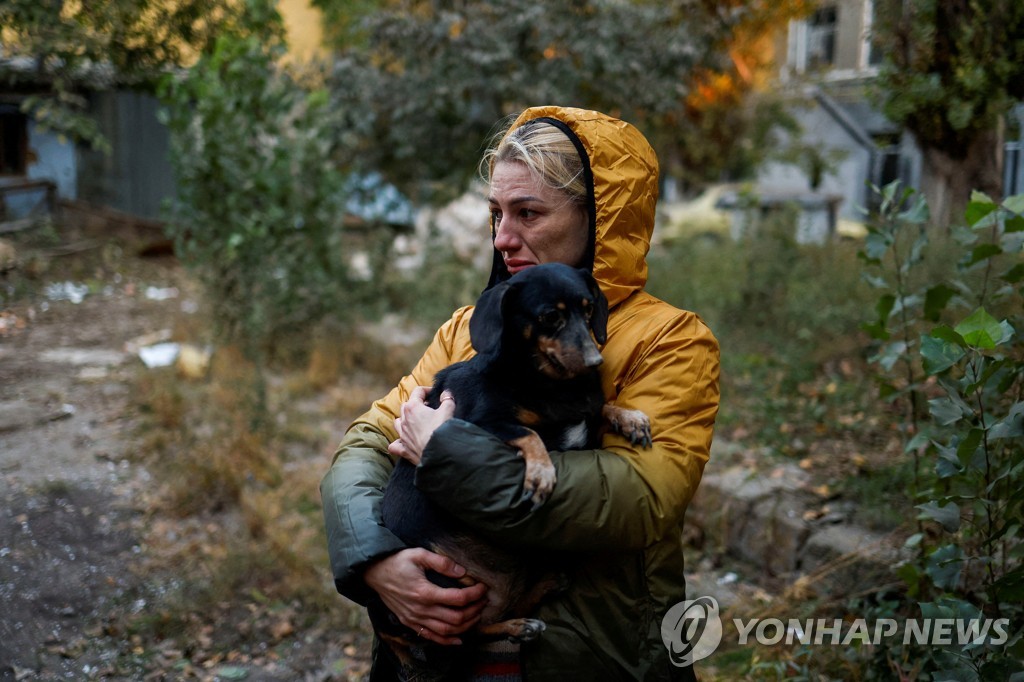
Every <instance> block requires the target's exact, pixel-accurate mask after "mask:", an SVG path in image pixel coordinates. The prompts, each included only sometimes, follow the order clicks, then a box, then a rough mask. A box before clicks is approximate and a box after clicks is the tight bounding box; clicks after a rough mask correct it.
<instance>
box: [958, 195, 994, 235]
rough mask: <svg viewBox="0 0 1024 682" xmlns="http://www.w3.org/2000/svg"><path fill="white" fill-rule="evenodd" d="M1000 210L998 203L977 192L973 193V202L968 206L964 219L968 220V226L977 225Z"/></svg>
mask: <svg viewBox="0 0 1024 682" xmlns="http://www.w3.org/2000/svg"><path fill="white" fill-rule="evenodd" d="M997 208H999V207H998V206H997V205H996V202H994V201H992V199H991V198H990V197H989V196H988V195H987V194H985V193H983V192H979V191H977V190H975V191H973V192H971V200H970V202H969V203H968V204H967V210H965V211H964V217H965V218H966V219H967V224H968V225H971V226H972V227H973V226H974V225H977V224H978V222H979V221H981V219H982V218H984V217H985V216H987V215H988V214H990V213H992V212H993V211H995V210H996V209H997Z"/></svg>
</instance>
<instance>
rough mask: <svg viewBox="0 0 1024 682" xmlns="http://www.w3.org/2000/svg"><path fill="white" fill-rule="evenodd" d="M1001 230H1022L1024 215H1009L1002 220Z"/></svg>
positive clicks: (1012, 231) (1023, 228) (1008, 231)
mask: <svg viewBox="0 0 1024 682" xmlns="http://www.w3.org/2000/svg"><path fill="white" fill-rule="evenodd" d="M1003 231H1004V232H1006V233H1007V234H1012V233H1014V232H1024V216H1020V215H1015V216H1010V217H1009V218H1007V219H1006V220H1005V221H1004V222H1003Z"/></svg>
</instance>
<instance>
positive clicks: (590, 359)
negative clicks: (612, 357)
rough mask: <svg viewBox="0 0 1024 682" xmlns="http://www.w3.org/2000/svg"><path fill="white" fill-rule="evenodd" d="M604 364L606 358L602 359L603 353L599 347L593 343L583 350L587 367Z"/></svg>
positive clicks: (584, 362)
mask: <svg viewBox="0 0 1024 682" xmlns="http://www.w3.org/2000/svg"><path fill="white" fill-rule="evenodd" d="M602 362H604V358H603V357H601V351H599V350H598V349H597V346H595V345H594V343H593V342H591V343H589V344H587V346H586V348H585V349H584V350H583V364H584V365H586V366H587V367H597V366H599V365H600V364H601V363H602Z"/></svg>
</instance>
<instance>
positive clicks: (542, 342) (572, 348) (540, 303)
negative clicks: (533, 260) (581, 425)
mask: <svg viewBox="0 0 1024 682" xmlns="http://www.w3.org/2000/svg"><path fill="white" fill-rule="evenodd" d="M607 325H608V301H607V299H605V297H604V294H602V293H601V289H600V287H599V286H598V285H597V282H596V281H595V280H594V278H593V276H592V275H591V274H590V273H589V272H587V271H586V270H581V269H577V268H572V267H569V266H568V265H561V264H559V263H548V264H545V265H535V266H533V267H531V268H527V269H526V270H523V271H522V272H519V273H517V274H516V275H515V276H513V277H512V278H511V279H509V280H508V281H506V282H502V283H501V284H498V285H496V286H494V287H491V288H490V289H488V290H487V291H485V292H484V293H483V295H482V296H480V300H478V301H477V304H476V308H475V310H474V311H473V317H472V318H470V322H469V333H470V337H471V339H472V342H473V348H475V349H476V351H477V354H478V355H479V356H480V357H481V358H482V359H483V361H484V362H485V363H486V364H493V363H496V362H508V363H515V362H516V361H517V360H518V358H515V357H510V356H509V354H521V353H525V354H527V355H528V357H529V359H530V360H531V361H532V362H533V365H534V368H535V369H537V370H539V371H540V372H542V373H544V374H546V375H547V376H549V377H551V378H553V379H570V378H572V377H574V376H577V375H579V374H582V373H583V372H586V371H589V370H591V369H593V368H595V367H597V366H598V365H600V364H601V353H600V351H599V350H598V348H597V345H595V343H594V341H595V340H596V341H597V343H598V344H603V343H604V342H605V340H606V337H607ZM591 334H593V336H591Z"/></svg>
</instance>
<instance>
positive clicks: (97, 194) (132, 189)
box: [78, 92, 175, 219]
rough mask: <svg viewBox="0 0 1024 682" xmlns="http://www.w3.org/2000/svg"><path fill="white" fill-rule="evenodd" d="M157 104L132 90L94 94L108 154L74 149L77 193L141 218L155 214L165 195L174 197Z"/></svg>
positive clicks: (166, 140)
mask: <svg viewBox="0 0 1024 682" xmlns="http://www.w3.org/2000/svg"><path fill="white" fill-rule="evenodd" d="M158 108H159V103H158V102H157V100H156V98H154V97H152V96H150V95H144V94H139V93H135V92H105V93H99V94H96V95H94V96H93V99H92V110H93V114H94V115H95V116H96V119H97V122H98V123H99V127H100V131H101V132H102V133H103V135H104V136H105V137H106V138H107V139H108V140H109V141H110V145H111V147H112V151H111V153H110V154H109V155H107V154H103V153H101V152H97V151H93V150H87V149H80V150H79V173H78V190H79V191H78V194H79V198H81V199H84V200H86V201H89V202H92V203H96V204H102V205H104V206H109V207H111V208H115V209H117V210H119V211H125V212H127V213H132V214H135V215H138V216H141V217H144V218H151V219H159V218H160V216H161V206H162V204H163V202H164V200H165V199H169V198H171V197H173V196H174V194H175V190H174V175H173V171H172V169H171V163H170V159H169V156H168V150H169V147H170V135H169V133H168V131H167V128H166V127H165V126H164V125H163V124H162V123H160V122H159V121H158V120H157V110H158Z"/></svg>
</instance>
